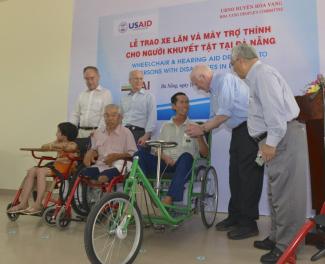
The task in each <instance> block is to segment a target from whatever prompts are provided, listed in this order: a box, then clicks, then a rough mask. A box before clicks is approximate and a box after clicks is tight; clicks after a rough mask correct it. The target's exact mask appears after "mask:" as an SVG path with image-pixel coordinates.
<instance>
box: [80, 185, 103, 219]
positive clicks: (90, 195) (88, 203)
mask: <svg viewBox="0 0 325 264" xmlns="http://www.w3.org/2000/svg"><path fill="white" fill-rule="evenodd" d="M102 196H103V192H102V190H101V189H100V188H91V187H89V186H88V185H86V184H83V185H82V206H83V208H84V209H85V210H86V211H87V212H88V213H89V212H90V210H91V208H92V207H93V206H94V205H95V203H96V202H98V201H99V200H100V199H101V198H102Z"/></svg>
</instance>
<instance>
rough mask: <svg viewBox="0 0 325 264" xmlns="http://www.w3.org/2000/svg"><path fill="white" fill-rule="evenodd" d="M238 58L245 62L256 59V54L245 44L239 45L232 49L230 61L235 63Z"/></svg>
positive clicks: (253, 49) (251, 47)
mask: <svg viewBox="0 0 325 264" xmlns="http://www.w3.org/2000/svg"><path fill="white" fill-rule="evenodd" d="M238 58H243V59H246V60H252V59H258V55H257V52H256V50H255V48H254V47H253V46H251V45H248V44H246V43H242V44H239V45H238V46H235V47H233V49H232V50H231V60H232V61H235V60H237V59H238Z"/></svg>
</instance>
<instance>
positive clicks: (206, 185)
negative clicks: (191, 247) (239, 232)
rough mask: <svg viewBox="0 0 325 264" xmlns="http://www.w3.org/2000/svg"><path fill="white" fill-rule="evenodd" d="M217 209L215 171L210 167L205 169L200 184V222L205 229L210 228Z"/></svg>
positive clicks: (216, 179)
mask: <svg viewBox="0 0 325 264" xmlns="http://www.w3.org/2000/svg"><path fill="white" fill-rule="evenodd" d="M217 208H218V177H217V173H216V170H215V169H214V168H213V167H212V166H210V167H208V168H207V170H206V173H205V175H204V176H203V179H202V183H201V197H200V211H201V218H202V222H203V224H204V225H205V227H206V228H210V227H211V226H212V225H213V223H214V221H215V219H216V215H217Z"/></svg>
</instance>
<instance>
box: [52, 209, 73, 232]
mask: <svg viewBox="0 0 325 264" xmlns="http://www.w3.org/2000/svg"><path fill="white" fill-rule="evenodd" d="M70 222H71V215H70V214H69V213H68V211H67V210H66V209H65V207H64V206H62V207H61V209H60V211H59V213H58V214H57V216H56V219H55V224H56V226H57V227H58V228H59V229H65V228H67V227H68V225H69V224H70Z"/></svg>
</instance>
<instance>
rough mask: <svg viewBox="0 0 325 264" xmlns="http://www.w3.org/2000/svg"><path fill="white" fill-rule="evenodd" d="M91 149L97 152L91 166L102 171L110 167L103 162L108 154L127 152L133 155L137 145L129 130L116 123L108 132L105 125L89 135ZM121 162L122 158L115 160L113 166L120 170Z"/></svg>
mask: <svg viewBox="0 0 325 264" xmlns="http://www.w3.org/2000/svg"><path fill="white" fill-rule="evenodd" d="M91 149H93V150H96V151H97V153H98V159H97V161H96V163H95V164H94V165H93V166H94V167H98V168H99V170H100V171H103V170H106V169H109V168H111V167H109V166H108V165H107V164H106V163H105V158H106V156H107V155H108V154H112V153H128V154H130V155H131V156H133V154H134V152H136V151H137V146H136V144H135V141H134V137H133V135H132V133H131V131H130V130H129V129H128V128H126V127H123V126H122V125H118V126H117V127H116V128H115V130H114V131H112V132H110V133H108V131H107V130H106V127H105V128H99V129H97V130H96V131H95V132H94V135H93V136H92V137H91ZM123 162H124V161H122V160H118V161H115V162H114V163H113V167H115V168H117V169H118V170H121V168H122V166H123Z"/></svg>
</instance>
